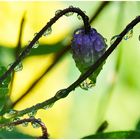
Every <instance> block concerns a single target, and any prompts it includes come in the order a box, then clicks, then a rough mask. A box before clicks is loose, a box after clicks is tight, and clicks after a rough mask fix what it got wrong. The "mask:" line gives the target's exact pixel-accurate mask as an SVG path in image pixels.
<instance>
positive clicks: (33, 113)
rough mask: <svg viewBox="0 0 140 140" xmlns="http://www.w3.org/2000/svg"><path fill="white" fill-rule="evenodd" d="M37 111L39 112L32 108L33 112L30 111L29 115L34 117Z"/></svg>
mask: <svg viewBox="0 0 140 140" xmlns="http://www.w3.org/2000/svg"><path fill="white" fill-rule="evenodd" d="M36 113H37V110H32V111H31V112H29V113H28V116H29V117H33V116H35V115H36Z"/></svg>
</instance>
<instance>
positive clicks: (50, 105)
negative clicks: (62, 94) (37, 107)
mask: <svg viewBox="0 0 140 140" xmlns="http://www.w3.org/2000/svg"><path fill="white" fill-rule="evenodd" d="M53 105H54V103H51V104H49V105H46V106H44V107H43V109H45V110H48V109H49V108H51V107H52V106H53Z"/></svg>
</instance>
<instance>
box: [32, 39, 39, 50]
mask: <svg viewBox="0 0 140 140" xmlns="http://www.w3.org/2000/svg"><path fill="white" fill-rule="evenodd" d="M38 46H39V41H36V43H35V44H34V45H33V48H35V49H36V48H38Z"/></svg>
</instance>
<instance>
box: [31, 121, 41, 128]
mask: <svg viewBox="0 0 140 140" xmlns="http://www.w3.org/2000/svg"><path fill="white" fill-rule="evenodd" d="M31 125H32V127H33V128H39V127H40V124H39V123H37V122H31Z"/></svg>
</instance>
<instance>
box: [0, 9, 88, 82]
mask: <svg viewBox="0 0 140 140" xmlns="http://www.w3.org/2000/svg"><path fill="white" fill-rule="evenodd" d="M69 12H74V13H77V14H79V15H80V16H81V17H82V19H83V22H84V28H85V33H86V34H87V33H88V32H89V31H90V24H89V19H88V16H86V15H85V13H84V12H83V11H82V10H80V9H79V8H74V7H73V8H66V9H64V10H62V11H60V12H59V13H58V14H56V15H55V16H54V17H53V18H52V19H51V20H50V21H49V22H48V23H47V24H46V25H45V26H44V27H43V28H42V29H41V30H40V31H39V32H38V33H37V35H36V36H35V37H34V38H33V40H32V41H31V42H30V43H29V45H28V46H27V47H26V48H25V49H24V50H23V52H22V53H21V54H20V55H19V56H18V58H17V59H16V61H15V62H14V63H13V64H12V65H11V67H10V68H9V69H8V70H7V71H6V72H5V73H4V74H3V75H2V76H1V77H0V83H2V81H3V80H4V79H5V78H6V77H7V76H8V75H10V74H11V72H12V71H14V68H15V67H16V66H17V65H18V64H19V63H20V62H21V61H22V60H23V59H24V58H25V56H26V55H28V53H30V50H31V49H32V47H33V45H34V44H35V43H36V42H37V41H38V40H39V38H40V37H42V35H43V34H44V33H45V32H46V31H47V29H48V28H50V27H51V26H52V25H53V24H54V23H55V22H56V21H57V20H58V19H59V18H60V17H62V16H63V15H65V14H66V13H69Z"/></svg>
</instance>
